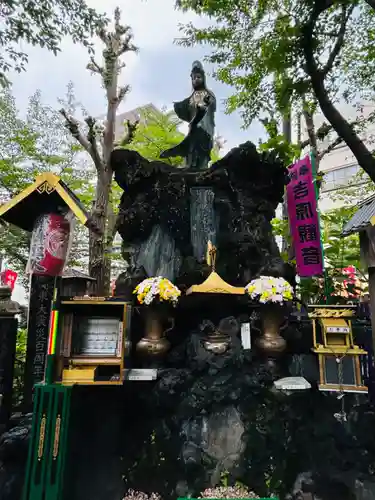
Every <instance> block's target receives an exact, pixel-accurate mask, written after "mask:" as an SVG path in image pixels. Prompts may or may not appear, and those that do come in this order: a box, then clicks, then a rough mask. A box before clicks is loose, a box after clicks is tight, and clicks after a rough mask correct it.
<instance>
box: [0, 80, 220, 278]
mask: <svg viewBox="0 0 375 500" xmlns="http://www.w3.org/2000/svg"><path fill="white" fill-rule="evenodd" d="M60 104H61V106H63V107H64V109H66V110H67V112H68V113H69V114H71V115H74V114H75V111H76V109H77V108H79V103H78V102H77V101H76V99H75V96H74V89H73V86H72V85H71V84H70V85H68V88H67V93H66V95H65V97H64V100H61V101H60ZM179 125H180V122H179V121H178V120H177V118H176V117H175V115H174V114H173V113H170V112H166V111H165V110H164V111H162V112H159V111H155V112H152V113H150V112H145V113H144V115H143V117H142V120H141V125H140V126H139V127H138V129H137V132H136V134H135V137H134V140H133V142H132V144H131V145H129V148H132V149H134V150H137V151H138V152H139V153H140V154H141V155H142V156H144V157H145V158H147V159H149V160H157V159H159V155H160V153H161V151H163V150H165V149H168V148H170V147H173V146H175V145H176V144H178V143H179V142H180V141H181V140H182V139H183V138H184V134H182V133H181V132H180V131H179V130H178V127H179ZM215 154H217V153H215ZM170 161H171V164H172V165H175V166H176V167H178V166H181V165H182V164H183V159H182V158H172V159H170ZM47 171H52V172H54V173H56V174H57V175H60V176H61V177H62V179H63V180H64V182H66V184H67V185H68V186H69V187H70V188H71V189H72V190H73V191H74V192H75V193H76V194H77V196H78V197H79V198H80V200H81V201H82V202H83V204H84V205H85V206H86V208H87V210H89V211H90V210H91V208H92V204H93V200H94V199H95V175H96V172H95V170H94V167H93V165H92V163H91V160H90V159H89V158H88V157H87V156H86V155H85V154H83V150H82V148H81V147H77V144H76V141H75V139H73V138H72V137H71V134H70V133H69V132H68V131H67V130H66V128H65V127H64V123H63V120H62V119H61V116H60V114H59V113H58V112H57V111H56V110H54V109H53V108H51V107H49V106H46V105H44V104H43V102H42V96H41V93H40V92H39V91H38V92H36V93H35V94H34V95H33V96H31V97H30V99H29V105H28V110H27V115H26V117H25V118H21V117H20V114H19V112H18V110H17V107H16V103H15V100H14V98H13V96H12V94H11V92H10V90H9V89H3V90H2V91H1V92H0V195H1V197H2V198H3V201H4V200H6V199H9V198H11V197H12V196H14V195H15V194H16V193H18V192H20V191H22V190H23V189H24V188H25V187H27V186H28V185H29V184H31V183H32V182H33V181H34V179H35V177H36V175H38V174H40V173H42V172H47ZM121 194H122V191H121V189H120V188H119V187H118V186H117V184H116V183H113V189H112V193H111V205H112V207H113V212H114V214H116V211H117V206H118V202H119V199H120V197H121ZM0 232H1V239H0V254H2V256H3V257H5V258H6V259H7V261H8V263H9V265H11V266H12V268H13V269H14V270H16V271H18V272H19V273H21V274H22V273H23V272H24V270H25V266H26V263H27V259H28V249H29V244H30V234H28V233H26V232H25V231H22V230H20V229H18V228H16V227H3V226H0ZM88 245H89V242H88V230H87V229H86V228H85V227H82V226H81V225H80V224H79V223H76V224H75V229H74V237H73V244H72V249H71V254H70V262H69V265H71V266H77V267H80V268H83V269H85V268H87V264H88V257H89V251H88V250H89V248H88ZM110 257H111V258H113V259H116V258H117V256H116V254H113V253H110Z"/></svg>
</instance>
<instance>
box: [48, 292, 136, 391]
mask: <svg viewBox="0 0 375 500" xmlns="http://www.w3.org/2000/svg"><path fill="white" fill-rule="evenodd" d="M57 310H58V314H59V321H58V323H57V327H56V329H57V336H56V339H57V345H56V353H55V356H56V363H55V373H54V375H55V376H54V379H55V382H57V383H61V384H63V385H74V384H85V385H89V384H97V385H120V384H122V383H123V381H124V379H125V377H126V375H125V372H126V371H125V367H124V362H125V361H124V360H125V356H126V346H127V345H128V337H129V331H130V319H131V305H130V304H129V303H128V302H124V301H121V300H117V299H114V298H112V297H109V298H105V297H92V298H90V297H74V298H71V299H64V298H62V299H61V300H60V301H59V302H58V309H57Z"/></svg>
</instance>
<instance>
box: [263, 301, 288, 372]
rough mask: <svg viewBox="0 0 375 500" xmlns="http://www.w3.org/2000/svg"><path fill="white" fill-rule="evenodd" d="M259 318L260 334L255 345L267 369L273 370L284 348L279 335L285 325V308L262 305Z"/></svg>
mask: <svg viewBox="0 0 375 500" xmlns="http://www.w3.org/2000/svg"><path fill="white" fill-rule="evenodd" d="M260 318H261V324H262V333H261V336H260V337H259V338H258V339H257V341H256V345H257V347H258V348H259V350H260V351H261V352H262V353H263V354H264V355H265V356H266V357H267V365H268V366H269V368H272V369H275V368H276V361H277V359H278V358H279V357H280V356H281V354H282V353H283V352H284V351H285V348H286V340H285V339H284V338H283V337H282V336H281V335H280V330H281V329H282V326H283V324H284V325H285V321H284V320H285V307H284V306H282V305H278V304H264V305H262V306H261V308H260ZM284 327H285V326H284Z"/></svg>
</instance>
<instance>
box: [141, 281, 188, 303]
mask: <svg viewBox="0 0 375 500" xmlns="http://www.w3.org/2000/svg"><path fill="white" fill-rule="evenodd" d="M133 293H134V294H136V296H137V299H138V302H139V303H140V304H145V305H146V306H149V305H150V304H151V303H153V302H155V300H159V301H160V302H171V303H172V304H173V305H174V306H175V305H177V302H178V299H179V297H180V295H181V291H180V290H179V289H178V288H177V287H176V286H175V285H173V283H171V282H170V281H169V280H168V279H167V278H163V277H162V276H158V277H155V278H147V279H145V280H143V281H142V282H141V283H139V285H137V286H136V287H135V289H134V292H133Z"/></svg>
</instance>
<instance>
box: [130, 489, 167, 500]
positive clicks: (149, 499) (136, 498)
mask: <svg viewBox="0 0 375 500" xmlns="http://www.w3.org/2000/svg"><path fill="white" fill-rule="evenodd" d="M123 500H161V496H160V495H159V493H150V494H148V493H144V492H143V491H135V490H128V491H127V492H126V494H125V496H124V498H123Z"/></svg>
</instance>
